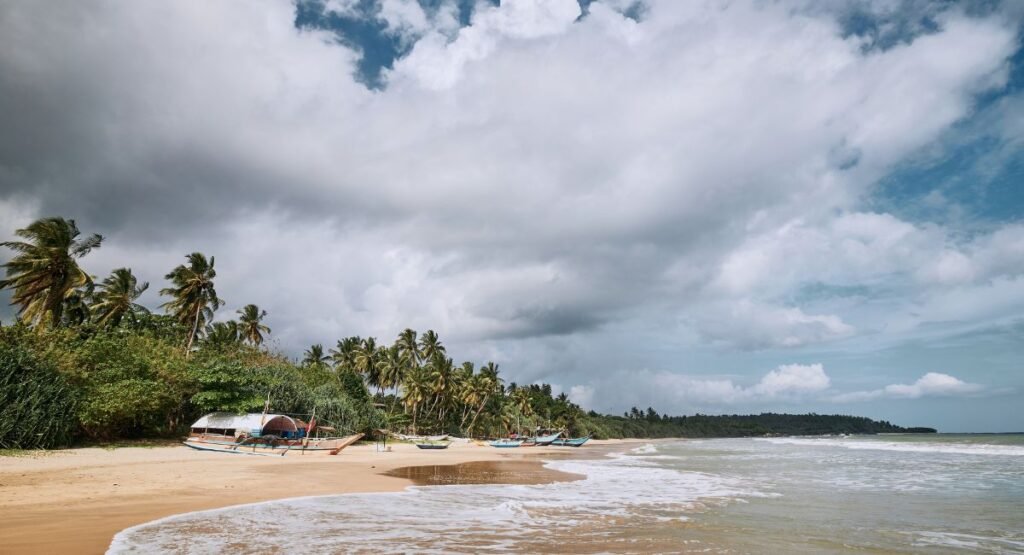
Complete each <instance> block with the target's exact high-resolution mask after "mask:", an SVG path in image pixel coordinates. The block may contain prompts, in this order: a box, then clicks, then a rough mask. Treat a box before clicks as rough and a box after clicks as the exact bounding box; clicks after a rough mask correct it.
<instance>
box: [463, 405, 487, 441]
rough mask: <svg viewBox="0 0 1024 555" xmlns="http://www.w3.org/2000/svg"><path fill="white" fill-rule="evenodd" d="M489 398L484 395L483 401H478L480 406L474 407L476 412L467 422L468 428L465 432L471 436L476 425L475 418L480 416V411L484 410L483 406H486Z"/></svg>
mask: <svg viewBox="0 0 1024 555" xmlns="http://www.w3.org/2000/svg"><path fill="white" fill-rule="evenodd" d="M488 400H490V396H486V397H484V400H483V402H481V403H480V408H478V409H476V414H474V415H473V420H471V421H470V422H469V429H468V430H467V433H468V434H469V436H470V437H473V427H474V426H476V419H477V418H479V417H480V413H481V412H483V411H484V407H486V406H487V401H488Z"/></svg>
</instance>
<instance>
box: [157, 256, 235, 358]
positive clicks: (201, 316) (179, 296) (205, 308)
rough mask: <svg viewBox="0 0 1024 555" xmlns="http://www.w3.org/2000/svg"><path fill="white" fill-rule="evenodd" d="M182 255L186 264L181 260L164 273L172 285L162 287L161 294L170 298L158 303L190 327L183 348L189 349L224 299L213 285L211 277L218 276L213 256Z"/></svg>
mask: <svg viewBox="0 0 1024 555" xmlns="http://www.w3.org/2000/svg"><path fill="white" fill-rule="evenodd" d="M185 258H186V259H187V260H188V266H185V265H184V264H182V265H180V266H178V267H177V268H175V269H173V270H171V272H170V273H169V274H167V275H166V276H165V277H166V278H167V279H169V280H170V281H171V283H172V284H173V285H174V286H173V287H167V288H164V289H161V290H160V294H161V295H167V296H170V297H171V300H170V301H167V302H166V303H164V304H163V305H161V306H163V308H164V309H165V310H167V312H168V313H170V314H172V315H173V316H174V317H175V319H177V320H178V321H179V322H181V323H182V324H183V325H185V326H188V327H189V334H188V341H187V343H186V345H185V352H186V353H189V352H191V351H192V342H193V341H195V339H196V336H197V335H198V334H199V330H201V329H203V327H204V325H205V324H206V322H208V321H210V320H213V312H214V311H215V310H217V309H218V308H220V307H221V305H222V304H224V301H223V300H222V299H221V298H219V297H218V296H217V290H216V289H215V288H214V285H213V278H215V277H217V271H216V270H214V269H213V264H214V257H212V256H211V257H210V259H209V260H207V259H206V256H205V255H203V253H199V252H194V253H192V254H190V255H188V256H186V257H185Z"/></svg>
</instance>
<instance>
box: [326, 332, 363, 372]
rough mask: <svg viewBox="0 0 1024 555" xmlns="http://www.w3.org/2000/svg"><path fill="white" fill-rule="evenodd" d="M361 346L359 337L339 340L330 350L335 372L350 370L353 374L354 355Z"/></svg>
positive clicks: (361, 341) (361, 342)
mask: <svg viewBox="0 0 1024 555" xmlns="http://www.w3.org/2000/svg"><path fill="white" fill-rule="evenodd" d="M362 344H363V340H362V338H360V337H359V336H352V337H346V338H345V339H339V340H338V343H337V345H335V347H334V348H333V349H331V362H332V363H333V364H334V368H335V370H351V371H353V372H354V371H355V368H356V353H357V352H358V351H359V346H360V345H362Z"/></svg>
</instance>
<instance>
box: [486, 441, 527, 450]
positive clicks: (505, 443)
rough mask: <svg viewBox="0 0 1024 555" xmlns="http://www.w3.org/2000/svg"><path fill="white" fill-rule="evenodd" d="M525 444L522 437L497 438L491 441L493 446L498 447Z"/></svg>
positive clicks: (504, 447) (506, 447) (503, 447)
mask: <svg viewBox="0 0 1024 555" xmlns="http://www.w3.org/2000/svg"><path fill="white" fill-rule="evenodd" d="M522 444H523V440H521V439H496V440H494V441H492V442H490V443H489V445H490V446H491V447H497V448H499V449H508V448H510V447H520V446H522Z"/></svg>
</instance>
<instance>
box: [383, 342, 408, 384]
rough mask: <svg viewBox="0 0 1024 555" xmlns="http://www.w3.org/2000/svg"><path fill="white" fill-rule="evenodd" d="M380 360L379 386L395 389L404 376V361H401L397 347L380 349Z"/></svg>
mask: <svg viewBox="0 0 1024 555" xmlns="http://www.w3.org/2000/svg"><path fill="white" fill-rule="evenodd" d="M382 349H383V351H381V356H380V360H378V361H377V363H378V364H379V365H380V370H379V371H380V385H381V387H383V388H384V389H392V388H397V387H398V386H399V385H401V383H402V377H403V376H404V375H405V361H404V360H403V359H402V355H401V351H400V350H399V348H398V345H397V344H395V345H392V346H390V347H382Z"/></svg>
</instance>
